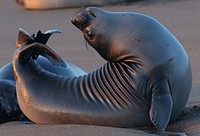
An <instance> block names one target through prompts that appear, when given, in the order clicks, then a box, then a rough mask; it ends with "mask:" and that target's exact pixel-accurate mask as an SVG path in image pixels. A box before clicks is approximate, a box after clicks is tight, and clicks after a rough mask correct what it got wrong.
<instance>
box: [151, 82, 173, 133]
mask: <svg viewBox="0 0 200 136" xmlns="http://www.w3.org/2000/svg"><path fill="white" fill-rule="evenodd" d="M156 86H157V87H156V88H155V90H153V91H152V99H151V107H150V111H149V116H150V119H151V121H152V123H153V124H154V126H155V127H156V128H157V129H158V131H164V130H165V129H166V127H167V125H168V123H169V119H170V116H171V112H172V106H173V101H172V97H171V92H170V88H169V84H168V82H167V79H163V80H161V81H160V82H158V83H157V85H156Z"/></svg>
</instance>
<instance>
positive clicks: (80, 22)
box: [71, 8, 96, 31]
mask: <svg viewBox="0 0 200 136" xmlns="http://www.w3.org/2000/svg"><path fill="white" fill-rule="evenodd" d="M95 17H96V16H95V15H94V14H93V13H92V12H91V11H90V10H88V8H86V10H84V11H82V12H79V13H78V14H77V15H75V16H74V17H73V18H72V19H71V22H72V24H74V25H75V26H76V27H77V28H79V29H80V30H81V31H83V30H84V29H85V28H86V27H87V26H88V25H89V24H90V23H91V22H92V20H93V19H94V18H95Z"/></svg>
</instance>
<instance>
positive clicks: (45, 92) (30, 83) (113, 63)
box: [13, 7, 192, 131]
mask: <svg viewBox="0 0 200 136" xmlns="http://www.w3.org/2000/svg"><path fill="white" fill-rule="evenodd" d="M72 23H73V24H74V25H75V26H76V27H78V28H79V29H80V30H81V31H82V32H83V35H84V37H85V39H86V40H87V41H88V43H89V44H90V45H91V46H92V47H93V48H94V49H95V50H96V51H97V52H98V53H99V54H100V55H101V56H102V57H103V58H104V59H105V60H107V61H108V62H107V63H106V64H105V65H103V66H102V67H100V68H98V69H97V70H95V71H94V72H92V73H90V74H87V75H84V76H79V77H70V78H69V77H66V76H60V75H57V74H53V73H50V72H48V71H46V70H44V69H41V67H40V66H39V64H38V62H37V61H35V60H34V59H33V58H32V57H33V56H35V55H36V56H37V55H43V56H46V55H47V56H49V57H51V58H52V59H54V60H55V61H57V62H59V60H60V59H59V57H58V54H56V53H55V52H53V51H52V50H49V49H48V47H44V46H42V45H41V44H38V43H36V44H26V45H24V46H22V47H20V48H19V49H18V50H16V52H15V54H14V56H13V68H14V74H15V77H16V86H17V97H18V101H19V105H20V108H21V109H22V111H23V112H24V114H25V115H26V116H27V117H28V118H29V119H30V120H32V121H34V122H35V123H37V124H89V125H104V126H115V127H135V126H147V125H154V126H155V127H156V128H157V129H158V130H159V131H164V130H165V129H166V127H167V125H168V123H169V122H170V121H174V120H175V119H176V118H177V117H178V116H179V115H180V113H181V112H182V111H183V109H184V106H185V105H186V103H187V100H188V97H189V94H190V90H191V85H192V75H191V67H190V62H189V59H188V56H187V54H186V52H185V50H184V48H183V47H182V45H181V44H180V43H179V42H178V41H177V39H176V38H175V37H174V36H173V35H172V34H171V33H170V32H169V31H168V30H167V29H166V28H165V27H164V26H162V25H161V24H160V23H159V22H158V21H156V20H155V19H153V18H151V17H148V16H145V15H142V14H137V13H133V12H109V11H105V10H101V9H99V8H92V7H89V8H86V9H84V10H83V11H81V12H80V13H78V14H77V15H75V16H74V17H73V18H72ZM110 24H112V25H110ZM30 75H31V76H30ZM36 79H37V80H36ZM41 81H45V82H43V83H42V84H41Z"/></svg>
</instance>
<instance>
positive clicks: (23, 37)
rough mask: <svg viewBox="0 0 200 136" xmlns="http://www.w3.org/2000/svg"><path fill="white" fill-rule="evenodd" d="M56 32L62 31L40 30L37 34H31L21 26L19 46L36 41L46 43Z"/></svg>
mask: <svg viewBox="0 0 200 136" xmlns="http://www.w3.org/2000/svg"><path fill="white" fill-rule="evenodd" d="M54 33H61V31H60V30H57V29H52V30H48V31H46V32H44V33H42V32H41V31H40V30H39V31H38V32H37V35H36V36H35V34H33V35H30V34H29V33H28V32H26V31H25V30H23V29H22V28H19V34H18V40H17V48H19V47H21V46H24V45H26V44H31V43H34V42H37V43H42V44H44V45H45V44H46V43H47V41H48V40H49V38H50V36H51V35H52V34H54Z"/></svg>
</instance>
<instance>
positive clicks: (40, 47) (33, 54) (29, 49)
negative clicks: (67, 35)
mask: <svg viewBox="0 0 200 136" xmlns="http://www.w3.org/2000/svg"><path fill="white" fill-rule="evenodd" d="M60 32H61V31H59V30H49V31H47V32H45V33H41V31H39V32H38V33H37V35H36V37H35V36H34V35H33V36H31V35H30V34H28V33H27V32H26V31H25V30H23V29H19V34H18V41H17V47H18V50H17V51H16V52H15V57H18V59H19V63H21V64H26V63H28V61H29V60H30V59H37V57H38V56H39V55H42V56H44V57H46V58H47V59H48V60H49V61H50V62H51V63H52V64H53V65H61V66H63V67H66V63H65V61H64V60H63V59H62V57H60V56H59V55H58V54H57V53H56V52H55V51H54V50H53V49H51V48H50V47H48V46H47V45H45V44H46V42H47V41H48V39H49V37H50V36H51V35H52V34H53V33H60Z"/></svg>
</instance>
